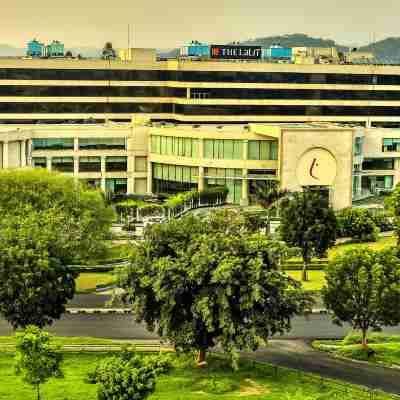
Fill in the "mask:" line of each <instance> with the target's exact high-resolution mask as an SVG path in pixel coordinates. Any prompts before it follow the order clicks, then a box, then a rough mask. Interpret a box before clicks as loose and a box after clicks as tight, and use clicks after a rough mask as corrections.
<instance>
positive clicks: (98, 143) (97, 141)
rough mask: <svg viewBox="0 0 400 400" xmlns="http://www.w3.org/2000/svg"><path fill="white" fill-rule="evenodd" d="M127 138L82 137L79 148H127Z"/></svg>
mask: <svg viewBox="0 0 400 400" xmlns="http://www.w3.org/2000/svg"><path fill="white" fill-rule="evenodd" d="M125 149H126V139H125V138H81V139H79V150H125Z"/></svg>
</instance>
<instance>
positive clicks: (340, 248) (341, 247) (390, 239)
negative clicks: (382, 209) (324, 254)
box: [328, 236, 397, 260]
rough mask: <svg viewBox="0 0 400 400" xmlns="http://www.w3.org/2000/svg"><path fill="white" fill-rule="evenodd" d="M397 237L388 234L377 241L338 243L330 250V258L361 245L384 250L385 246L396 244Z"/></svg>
mask: <svg viewBox="0 0 400 400" xmlns="http://www.w3.org/2000/svg"><path fill="white" fill-rule="evenodd" d="M396 244H397V238H396V236H387V237H380V238H378V240H377V241H376V242H368V243H346V244H338V245H336V246H334V247H332V248H331V249H330V250H329V251H328V259H330V260H331V259H332V258H334V257H335V256H337V255H338V254H340V253H343V252H344V251H346V250H350V249H356V248H360V247H363V246H364V247H365V246H367V247H368V248H370V249H373V250H382V249H384V248H385V247H390V246H396Z"/></svg>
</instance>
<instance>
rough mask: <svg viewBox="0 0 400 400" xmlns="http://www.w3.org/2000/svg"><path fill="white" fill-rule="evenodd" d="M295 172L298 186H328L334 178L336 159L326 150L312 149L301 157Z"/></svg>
mask: <svg viewBox="0 0 400 400" xmlns="http://www.w3.org/2000/svg"><path fill="white" fill-rule="evenodd" d="M296 172H297V173H296V175H297V180H298V181H299V184H300V186H313V185H316V186H330V185H333V183H334V181H335V178H336V173H337V163H336V159H335V157H334V156H333V155H332V153H331V152H329V151H328V150H325V149H322V148H313V149H310V150H308V151H306V152H305V153H304V154H303V155H302V156H301V158H300V160H299V162H298V163H297V171H296Z"/></svg>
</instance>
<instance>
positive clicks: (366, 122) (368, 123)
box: [365, 118, 372, 128]
mask: <svg viewBox="0 0 400 400" xmlns="http://www.w3.org/2000/svg"><path fill="white" fill-rule="evenodd" d="M365 127H366V128H371V127H372V123H371V120H370V119H369V118H368V119H367V120H366V121H365Z"/></svg>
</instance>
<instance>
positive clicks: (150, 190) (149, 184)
mask: <svg viewBox="0 0 400 400" xmlns="http://www.w3.org/2000/svg"><path fill="white" fill-rule="evenodd" d="M152 193H153V168H152V165H151V161H147V194H152Z"/></svg>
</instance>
